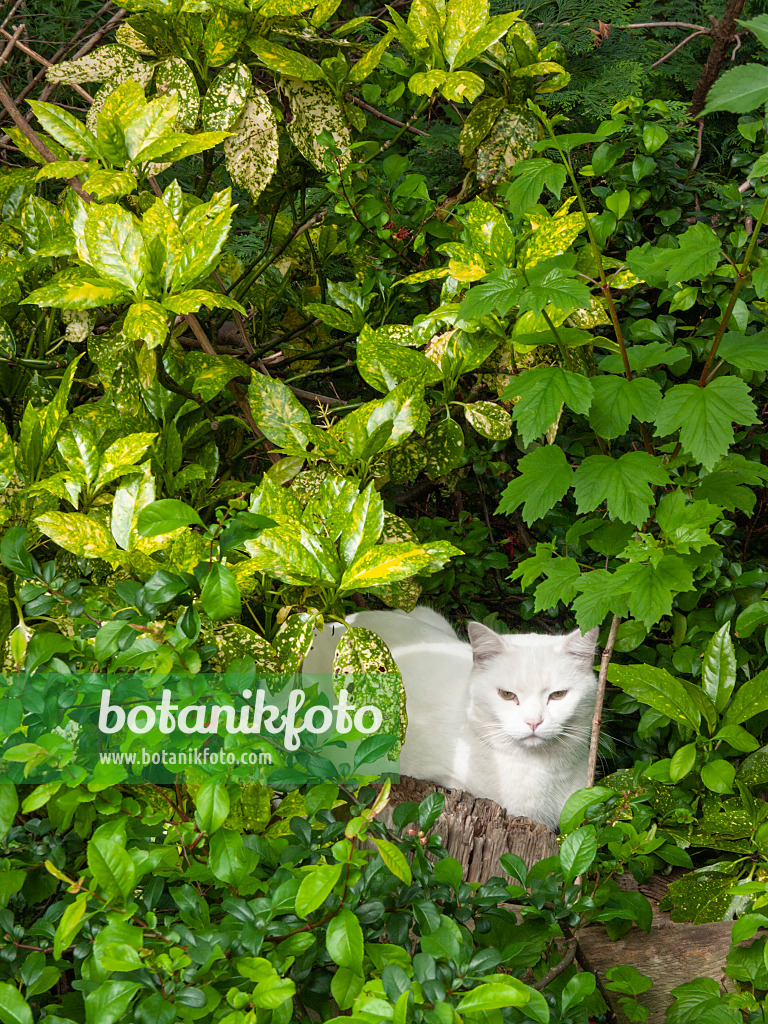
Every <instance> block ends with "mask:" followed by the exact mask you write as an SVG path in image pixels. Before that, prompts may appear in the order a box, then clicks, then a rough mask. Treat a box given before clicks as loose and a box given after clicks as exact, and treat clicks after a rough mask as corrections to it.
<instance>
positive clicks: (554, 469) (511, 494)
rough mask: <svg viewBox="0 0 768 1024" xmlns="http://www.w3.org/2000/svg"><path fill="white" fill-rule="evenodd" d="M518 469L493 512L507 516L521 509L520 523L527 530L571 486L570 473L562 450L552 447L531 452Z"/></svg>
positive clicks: (522, 460) (521, 461)
mask: <svg viewBox="0 0 768 1024" xmlns="http://www.w3.org/2000/svg"><path fill="white" fill-rule="evenodd" d="M517 468H518V471H519V473H520V475H519V476H518V477H515V479H514V480H513V481H512V482H511V483H510V484H508V485H507V487H506V488H505V490H504V491H503V493H502V495H501V501H500V502H499V507H498V508H497V509H496V511H497V512H501V513H510V512H514V511H515V509H516V508H517V507H518V505H523V519H524V520H525V521H526V523H527V524H528V525H529V526H530V525H531V523H533V522H535V521H536V520H537V519H541V517H542V516H543V515H545V514H546V513H547V512H549V510H550V509H551V508H552V506H553V505H554V504H555V503H556V502H558V501H560V499H561V498H562V497H563V495H564V494H565V493H566V491H567V490H568V488H569V487H570V486H571V484H572V483H573V470H572V469H571V467H570V466H569V465H568V461H567V459H566V457H565V453H564V452H563V450H562V448H558V447H557V445H553V444H552V445H550V444H548V445H542V447H541V448H537V449H536V450H535V451H532V452H531V454H530V455H526V456H525V457H524V458H522V459H520V461H519V462H518V464H517ZM523 502H524V503H525V504H523Z"/></svg>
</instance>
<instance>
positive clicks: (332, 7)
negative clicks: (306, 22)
mask: <svg viewBox="0 0 768 1024" xmlns="http://www.w3.org/2000/svg"><path fill="white" fill-rule="evenodd" d="M340 3H341V0H320V3H319V4H318V5H317V7H316V8H315V9H314V11H313V12H312V17H311V19H310V20H311V22H312V24H313V25H314V26H315V28H318V27H319V26H320V25H324V24H325V23H326V21H328V19H329V18H330V17H331V15H332V14H333V13H334V12H335V11H336V10H337V9H338V6H339V4H340Z"/></svg>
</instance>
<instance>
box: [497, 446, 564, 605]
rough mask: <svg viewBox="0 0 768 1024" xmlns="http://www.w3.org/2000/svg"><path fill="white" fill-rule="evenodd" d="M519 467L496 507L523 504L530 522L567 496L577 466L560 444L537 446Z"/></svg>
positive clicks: (509, 508)
mask: <svg viewBox="0 0 768 1024" xmlns="http://www.w3.org/2000/svg"><path fill="white" fill-rule="evenodd" d="M517 468H518V471H519V473H520V475H519V476H518V477H516V478H515V479H514V480H513V481H512V482H511V483H509V484H507V486H506V488H505V489H504V491H503V492H502V495H501V500H500V502H499V507H498V508H497V510H496V511H497V512H499V513H502V514H509V513H511V512H514V511H515V509H516V508H518V507H519V506H520V505H523V519H524V520H525V522H526V523H527V524H528V525H529V526H530V525H531V524H532V523H534V522H535V521H536V520H537V519H541V518H542V516H544V515H546V513H547V512H549V510H550V509H551V508H552V507H553V506H554V505H555V504H556V503H557V502H558V501H560V500H561V498H563V496H564V495H565V493H566V492H567V490H568V488H569V487H570V486H571V485H572V483H573V470H572V469H571V467H570V466H569V465H568V461H567V459H566V457H565V453H564V452H563V450H562V448H558V447H557V446H556V445H542V446H541V447H539V448H536V449H535V451H532V452H531V453H530V455H526V456H524V457H523V458H522V459H520V461H519V462H518V464H517ZM548 607H549V606H548Z"/></svg>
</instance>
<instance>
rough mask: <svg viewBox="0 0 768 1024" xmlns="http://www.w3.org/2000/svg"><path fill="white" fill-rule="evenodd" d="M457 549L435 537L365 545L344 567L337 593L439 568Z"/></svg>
mask: <svg viewBox="0 0 768 1024" xmlns="http://www.w3.org/2000/svg"><path fill="white" fill-rule="evenodd" d="M458 553H459V552H458V549H457V548H454V547H452V546H451V545H450V544H446V543H445V542H444V541H438V542H436V543H434V544H425V545H420V544H408V543H402V542H399V543H389V542H386V543H384V544H376V545H374V547H372V548H368V550H367V551H365V552H363V554H362V555H360V557H359V558H358V559H356V560H355V562H354V563H353V564H352V565H351V566H350V567H349V568H348V569H347V570H346V571H345V573H344V575H343V577H342V580H341V584H340V586H339V592H340V593H349V592H350V591H353V590H365V589H366V588H367V587H378V586H382V585H383V584H385V583H396V582H397V581H398V580H404V579H406V578H407V577H408V576H413V575H414V573H418V572H423V571H425V570H428V571H434V570H435V569H436V568H440V567H441V566H442V565H444V564H445V562H447V560H448V559H449V558H450V557H451V556H452V555H455V554H458Z"/></svg>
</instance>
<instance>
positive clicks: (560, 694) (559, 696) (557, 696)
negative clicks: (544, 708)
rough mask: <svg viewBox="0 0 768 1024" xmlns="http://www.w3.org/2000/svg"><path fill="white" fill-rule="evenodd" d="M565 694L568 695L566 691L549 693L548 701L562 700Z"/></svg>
mask: <svg viewBox="0 0 768 1024" xmlns="http://www.w3.org/2000/svg"><path fill="white" fill-rule="evenodd" d="M567 693H568V691H567V690H555V692H554V693H550V695H549V699H550V700H562V699H563V697H565V695H566V694H567Z"/></svg>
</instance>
